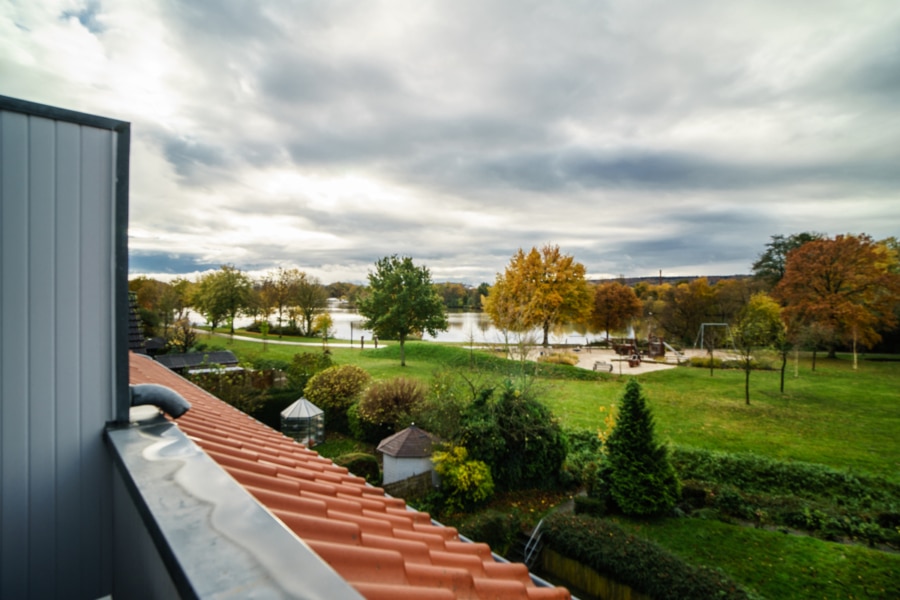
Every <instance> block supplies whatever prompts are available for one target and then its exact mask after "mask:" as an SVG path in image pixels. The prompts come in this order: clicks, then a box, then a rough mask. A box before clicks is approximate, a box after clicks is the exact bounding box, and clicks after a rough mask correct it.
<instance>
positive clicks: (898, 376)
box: [201, 336, 900, 482]
mask: <svg viewBox="0 0 900 600" xmlns="http://www.w3.org/2000/svg"><path fill="white" fill-rule="evenodd" d="M201 341H202V342H204V343H207V344H209V345H211V346H218V347H222V348H226V349H229V350H233V351H234V352H236V353H237V354H238V355H239V356H241V357H247V356H265V357H267V358H278V359H281V360H286V361H289V360H290V359H291V357H292V356H293V355H294V354H295V353H297V352H321V344H317V345H314V346H285V345H276V344H268V348H267V349H266V350H265V351H263V350H262V345H261V344H259V343H256V342H246V341H241V340H234V341H230V340H228V339H227V338H220V337H214V338H209V337H206V336H201ZM388 344H389V347H387V348H381V349H379V350H374V349H366V350H359V349H350V348H339V347H332V348H331V352H332V356H333V359H334V362H335V363H337V364H354V365H357V366H359V367H362V368H363V369H365V370H367V371H368V372H369V373H371V374H372V376H373V377H374V378H376V379H386V378H390V377H396V376H399V375H403V376H406V377H417V378H421V379H423V380H428V379H429V378H430V377H431V376H432V375H433V374H434V373H435V372H436V371H437V370H439V369H441V368H445V367H447V366H453V367H455V368H462V369H464V368H468V367H469V365H470V363H471V362H473V360H478V359H479V356H483V354H482V353H479V352H475V354H474V356H473V355H471V354H470V352H469V351H468V350H467V349H463V348H459V347H447V346H442V345H440V344H435V343H430V342H408V343H407V366H406V367H401V366H400V362H399V359H398V355H399V352H398V348H397V344H396V343H390V342H389V343H388ZM743 377H744V374H743V372H742V371H735V370H716V371H715V375H714V376H712V377H710V375H709V371H708V370H707V369H699V368H689V367H680V368H676V369H670V370H666V371H657V372H653V373H647V374H644V375H641V376H640V377H639V381H640V382H641V385H642V386H643V389H644V393H645V394H646V396H647V399H648V401H649V404H650V406H651V408H652V410H653V412H654V416H655V418H656V424H657V432H658V433H659V434H660V435H661V436H662V438H663V439H665V440H667V441H669V442H671V443H674V444H679V445H685V446H693V447H697V448H706V449H711V450H721V451H727V452H755V453H758V454H763V455H766V456H770V457H773V458H778V459H781V460H801V461H805V462H813V463H822V464H826V465H829V466H831V467H835V468H840V469H847V470H850V471H854V472H866V473H870V474H873V475H879V476H882V477H886V478H889V479H893V480H895V481H898V482H900V362H891V361H877V362H876V361H868V360H861V361H860V363H859V370H858V371H853V369H852V362H851V361H850V360H849V358H848V357H846V356H839V358H838V359H835V360H826V359H823V358H821V357H820V358H818V360H817V365H816V371H815V372H813V371H812V370H811V368H810V362H809V359H808V358H805V359H802V360H801V364H800V369H799V377H797V378H795V377H794V376H793V369H792V368H791V369H789V373H788V374H787V377H786V381H785V393H784V395H782V394H781V393H780V392H779V373H778V372H777V371H754V372H753V373H752V375H751V379H750V402H751V403H750V406H747V405H746V404H744V397H743V393H744V392H743ZM624 381H625V379H624V377H623V378H618V377H617V376H611V377H610V376H607V377H604V378H602V379H599V380H597V381H577V380H571V379H560V378H552V379H550V378H541V379H540V380H539V382H538V384H539V385H540V386H541V387H542V389H543V390H544V393H543V398H544V399H545V401H546V402H547V404H548V406H549V407H550V408H551V410H552V411H553V413H554V414H555V415H556V417H557V418H559V420H560V422H561V423H562V424H563V425H564V426H566V427H571V428H583V429H590V430H596V429H599V428H601V427H602V426H603V413H601V412H600V407H601V406H606V407H608V406H609V405H611V404H614V403H616V402H618V401H619V399H620V398H621V396H622V393H623V391H624Z"/></svg>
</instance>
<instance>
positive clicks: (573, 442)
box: [562, 429, 603, 485]
mask: <svg viewBox="0 0 900 600" xmlns="http://www.w3.org/2000/svg"><path fill="white" fill-rule="evenodd" d="M563 434H564V435H565V437H566V441H567V444H566V445H567V447H568V454H567V455H566V460H565V462H564V463H563V470H562V475H563V476H564V481H563V483H564V484H566V485H584V484H585V483H586V481H587V480H588V479H589V478H590V477H591V476H592V474H593V472H594V471H595V470H596V468H597V465H596V463H597V461H599V460H600V448H601V447H602V445H603V443H602V442H601V441H600V438H599V437H598V436H597V433H596V432H594V431H589V430H587V429H579V430H565V431H564V432H563Z"/></svg>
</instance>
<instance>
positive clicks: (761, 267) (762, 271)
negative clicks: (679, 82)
mask: <svg viewBox="0 0 900 600" xmlns="http://www.w3.org/2000/svg"><path fill="white" fill-rule="evenodd" d="M823 237H824V236H823V235H822V234H821V233H815V232H808V231H804V232H803V233H794V234H791V235H789V236H787V237H785V236H783V235H773V236H772V241H771V242H769V243H768V244H766V250H765V252H763V253H762V254H760V255H759V258H758V259H757V260H756V262H755V263H753V267H752V268H753V275H754V276H755V277H756V278H757V279H761V280H762V281H765V282H766V284H767V285H768V286H769V288H773V287H775V286H776V285H778V282H779V281H781V278H782V277H784V272H785V267H786V265H787V258H788V254H790V253H791V251H792V250H796V249H797V248H799V247H800V246H802V245H803V244H805V243H807V242H812V241H814V240H820V239H822V238H823Z"/></svg>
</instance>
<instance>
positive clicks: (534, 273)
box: [484, 244, 593, 346]
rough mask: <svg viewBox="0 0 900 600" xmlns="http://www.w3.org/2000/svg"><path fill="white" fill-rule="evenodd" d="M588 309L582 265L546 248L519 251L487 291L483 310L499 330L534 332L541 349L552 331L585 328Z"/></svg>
mask: <svg viewBox="0 0 900 600" xmlns="http://www.w3.org/2000/svg"><path fill="white" fill-rule="evenodd" d="M592 304H593V295H592V294H591V291H590V288H589V286H588V284H587V281H586V280H585V269H584V265H582V264H581V263H579V262H576V261H575V259H574V258H573V257H572V256H570V255H568V254H563V253H562V252H561V251H560V249H559V246H555V245H549V244H548V245H546V246H544V247H542V248H541V249H540V250H538V249H537V248H534V247H533V248H532V249H531V251H529V252H528V253H525V251H524V250H522V249H521V248H520V249H519V250H518V252H516V254H515V255H513V257H512V259H511V260H510V262H509V265H507V267H506V270H505V271H504V272H503V274H498V275H497V279H496V281H495V282H494V285H493V286H491V289H490V293H489V294H488V297H487V299H486V300H485V305H484V310H485V311H486V312H487V313H488V315H489V316H490V317H491V320H492V321H493V323H494V325H495V326H496V327H497V328H499V329H501V330H504V331H516V332H524V331H529V330H531V329H535V328H538V329H540V330H541V331H542V332H543V341H542V345H544V346H547V345H549V336H550V330H551V329H552V328H554V327H556V326H558V325H562V324H565V323H577V324H583V323H585V322H586V321H587V320H588V318H589V317H590V314H591V308H592Z"/></svg>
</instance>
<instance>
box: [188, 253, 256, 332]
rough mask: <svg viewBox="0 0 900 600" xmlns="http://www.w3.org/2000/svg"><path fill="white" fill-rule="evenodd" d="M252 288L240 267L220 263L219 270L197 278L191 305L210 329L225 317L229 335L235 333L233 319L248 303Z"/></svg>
mask: <svg viewBox="0 0 900 600" xmlns="http://www.w3.org/2000/svg"><path fill="white" fill-rule="evenodd" d="M252 287H253V282H252V281H250V278H249V277H248V276H247V275H246V274H245V273H243V272H242V271H241V270H239V269H238V268H236V267H235V266H234V265H222V267H221V268H220V269H219V270H218V271H213V272H212V273H208V274H206V275H204V276H203V277H202V278H201V279H200V281H199V285H198V290H197V294H196V296H195V298H194V304H195V306H197V307H198V308H199V309H200V312H202V313H203V315H204V316H205V317H206V320H207V321H209V323H210V326H211V327H212V328H213V330H215V327H216V325H218V323H220V322H221V321H222V320H223V319H227V321H228V324H229V328H230V331H231V335H234V320H235V318H237V316H238V315H240V314H244V312H245V311H246V310H247V309H248V307H249V306H250V291H251V289H252Z"/></svg>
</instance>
